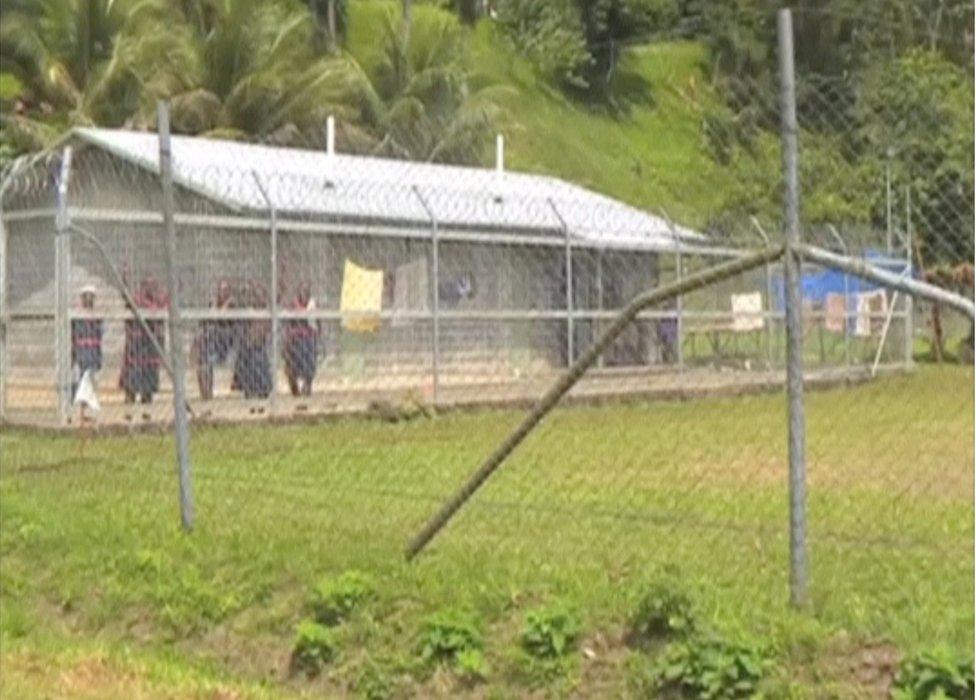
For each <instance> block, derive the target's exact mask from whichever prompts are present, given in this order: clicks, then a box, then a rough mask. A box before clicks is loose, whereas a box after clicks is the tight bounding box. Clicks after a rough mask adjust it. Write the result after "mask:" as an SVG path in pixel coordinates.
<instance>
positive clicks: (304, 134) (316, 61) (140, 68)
mask: <svg viewBox="0 0 976 700" xmlns="http://www.w3.org/2000/svg"><path fill="white" fill-rule="evenodd" d="M315 31H316V27H315V20H314V18H313V17H312V15H311V13H310V12H309V11H308V9H307V8H306V7H303V6H295V5H286V4H285V3H281V2H269V1H268V0H182V2H181V7H180V14H179V17H178V22H177V23H176V24H175V26H173V27H172V28H171V30H170V31H169V32H167V33H165V34H164V35H162V36H160V37H159V38H158V42H159V44H160V45H158V46H157V45H155V42H154V41H152V40H150V41H134V42H133V46H132V49H131V52H129V53H127V56H128V59H129V60H130V64H131V65H132V66H134V68H133V70H135V71H136V72H137V74H138V75H139V80H140V85H141V88H142V93H143V96H144V98H143V108H142V110H141V113H140V119H139V123H140V124H141V125H147V126H148V125H151V124H152V123H153V119H154V111H153V110H154V105H155V102H156V100H158V99H164V98H166V99H170V100H171V102H172V108H171V109H172V122H173V127H174V129H175V130H177V131H182V132H187V133H196V134H201V133H202V134H210V135H222V136H227V137H232V138H251V137H256V138H259V139H277V140H279V141H280V140H285V141H286V142H289V143H306V142H308V141H314V142H316V143H317V142H319V141H320V132H321V130H322V127H323V125H324V124H325V120H326V117H327V116H328V115H330V114H336V115H338V116H340V117H345V118H348V119H352V118H354V117H355V116H356V114H357V94H358V93H359V87H358V82H359V75H358V71H356V70H355V69H354V67H353V66H352V65H351V63H350V61H349V59H347V58H345V57H342V56H322V55H319V53H318V52H317V51H316V47H315V38H314V35H315Z"/></svg>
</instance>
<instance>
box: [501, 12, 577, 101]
mask: <svg viewBox="0 0 976 700" xmlns="http://www.w3.org/2000/svg"><path fill="white" fill-rule="evenodd" d="M498 22H499V24H500V25H501V26H502V27H504V29H505V30H506V32H507V33H508V35H509V37H510V39H511V40H512V43H513V44H514V45H515V47H516V48H517V50H518V51H520V52H522V53H523V54H524V55H525V56H526V57H527V58H528V59H529V60H530V61H532V63H533V65H534V66H535V68H536V69H537V70H538V71H539V73H541V74H542V76H543V77H545V78H546V79H547V80H551V81H552V82H554V83H556V84H558V85H561V86H563V87H567V88H576V89H585V88H586V87H588V84H587V82H586V78H585V77H584V75H585V73H586V71H587V70H588V68H589V65H590V63H592V60H593V59H592V57H591V56H590V52H589V50H588V49H587V46H586V39H585V37H584V35H583V24H582V22H581V21H580V16H579V12H578V11H577V10H576V8H575V7H574V6H573V5H572V3H571V2H569V0H550V2H538V0H502V1H501V2H499V3H498Z"/></svg>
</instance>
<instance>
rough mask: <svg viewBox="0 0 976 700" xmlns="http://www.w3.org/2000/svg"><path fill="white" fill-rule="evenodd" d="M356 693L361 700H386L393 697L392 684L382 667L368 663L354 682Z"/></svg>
mask: <svg viewBox="0 0 976 700" xmlns="http://www.w3.org/2000/svg"><path fill="white" fill-rule="evenodd" d="M356 693H357V695H359V696H360V697H361V698H363V700H387V698H389V697H390V696H391V695H393V682H392V680H391V679H390V677H389V675H388V674H387V673H386V671H385V670H384V669H383V667H382V666H380V665H378V664H376V663H372V662H370V663H368V664H367V665H366V669H365V670H364V671H363V673H362V675H361V676H360V677H359V680H358V681H356Z"/></svg>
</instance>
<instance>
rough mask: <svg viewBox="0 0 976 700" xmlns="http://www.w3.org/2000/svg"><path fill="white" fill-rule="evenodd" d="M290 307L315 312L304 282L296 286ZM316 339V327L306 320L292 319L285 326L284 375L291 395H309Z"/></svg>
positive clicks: (314, 363)
mask: <svg viewBox="0 0 976 700" xmlns="http://www.w3.org/2000/svg"><path fill="white" fill-rule="evenodd" d="M291 308H292V310H294V311H301V312H309V311H313V310H314V309H315V300H314V299H313V298H312V289H311V286H310V285H309V284H308V282H301V283H299V285H298V293H297V295H296V296H295V301H294V302H293V303H292V305H291ZM318 336H319V327H318V324H314V325H313V323H312V320H311V319H310V318H300V319H294V320H291V321H287V322H286V323H285V374H286V375H287V377H288V388H289V389H290V390H291V394H292V396H311V395H312V382H313V381H314V380H315V369H316V367H315V365H316V358H317V353H318V348H317V345H318Z"/></svg>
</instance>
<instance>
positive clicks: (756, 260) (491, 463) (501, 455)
mask: <svg viewBox="0 0 976 700" xmlns="http://www.w3.org/2000/svg"><path fill="white" fill-rule="evenodd" d="M783 251H784V246H781V245H779V246H771V247H768V248H763V249H761V250H759V251H757V252H755V253H750V254H748V255H745V256H743V257H741V258H738V259H736V260H733V261H731V262H727V263H723V264H721V265H715V266H714V267H709V268H707V269H705V270H702V271H701V272H697V273H695V274H693V275H690V276H688V277H685V278H683V279H681V280H679V281H677V282H673V283H671V284H666V285H663V286H660V287H657V288H656V289H652V290H648V291H646V292H643V293H641V294H639V295H637V296H636V297H634V298H633V299H632V300H631V301H630V303H629V304H627V306H626V307H625V308H624V309H623V311H621V312H620V315H619V316H617V318H616V319H615V320H614V322H613V323H612V324H611V325H610V327H609V328H608V329H607V330H606V331H605V332H604V333H603V335H601V336H600V337H599V338H598V339H597V340H596V342H594V343H593V344H592V345H591V346H590V347H589V348H588V349H587V350H586V352H584V353H583V354H582V355H581V356H580V357H579V359H577V360H576V362H575V363H573V365H572V366H571V367H570V368H569V369H568V370H566V372H565V373H563V375H562V376H560V377H559V379H558V380H557V381H556V383H555V384H553V385H552V387H551V388H550V389H549V390H548V391H547V392H546V393H545V394H544V395H543V397H542V398H541V399H539V402H538V403H537V404H536V405H535V407H534V408H533V409H532V411H531V412H529V414H528V415H527V416H526V417H525V418H524V419H523V420H522V422H521V423H520V424H519V426H518V427H517V428H515V430H514V431H512V433H511V434H510V435H509V436H508V437H507V438H505V441H504V442H502V444H501V445H499V446H498V449H496V450H495V451H494V452H493V453H492V454H491V455H489V456H488V458H487V459H486V460H485V461H484V462H483V463H482V465H481V466H480V467H479V468H478V469H477V471H475V472H474V473H472V474H471V476H469V477H468V480H467V481H466V482H465V483H464V484H463V485H462V486H461V488H460V489H458V490H457V492H455V493H454V495H453V496H451V497H450V499H448V500H447V501H446V502H445V503H444V505H443V506H441V509H440V510H439V511H438V512H437V513H436V514H435V515H434V517H432V518H431V519H430V520H429V521H428V522H427V524H426V525H425V526H424V528H423V529H422V530H421V531H420V532H419V533H417V535H416V537H414V538H413V540H411V541H410V543H409V545H408V546H407V551H406V557H407V560H408V561H410V560H412V559H413V558H414V557H415V556H417V554H419V553H420V551H421V550H423V548H424V547H426V546H427V544H428V543H429V542H430V541H431V540H432V539H433V538H434V537H435V536H436V535H437V533H438V532H440V531H441V529H442V528H443V527H444V526H445V525H447V523H448V521H450V519H451V518H452V517H454V514H455V513H457V511H458V510H460V509H461V507H462V506H463V505H464V504H465V503H466V502H467V501H468V499H469V498H471V496H473V495H474V493H475V491H477V490H478V489H479V488H480V487H481V485H482V484H484V483H485V481H487V480H488V477H490V476H491V475H492V473H494V471H495V470H496V469H498V467H500V466H501V465H502V463H503V462H504V461H505V459H506V458H507V457H508V456H509V455H510V454H512V452H513V451H514V450H515V448H516V447H518V446H519V444H520V443H521V442H522V441H523V440H524V439H525V438H526V437H527V436H528V435H529V433H530V432H532V430H533V428H535V426H537V425H538V424H539V423H540V422H541V421H542V419H543V418H545V416H546V414H548V413H549V412H550V411H551V410H552V409H553V408H554V407H555V406H556V404H557V403H559V400H560V399H561V398H562V397H563V396H564V395H565V394H566V393H567V392H568V391H569V390H570V389H571V388H572V387H573V385H574V384H576V382H577V381H579V379H580V377H582V376H583V374H584V373H585V372H586V370H588V369H589V368H590V367H591V366H592V365H593V363H594V362H596V360H597V359H598V358H599V357H600V355H602V354H603V352H604V351H605V350H606V349H607V348H608V347H609V346H610V344H611V343H613V341H615V340H616V339H617V336H619V335H620V334H621V333H622V332H623V331H624V329H625V328H626V327H627V326H628V325H629V324H630V323H631V322H632V321H633V320H634V318H635V317H636V316H637V314H639V313H640V312H641V311H643V310H644V309H646V308H647V307H648V306H653V305H654V304H658V303H661V302H663V301H667V300H668V299H671V298H674V297H677V296H680V295H682V294H687V293H688V292H692V291H694V290H696V289H699V288H701V287H705V286H707V285H709V284H713V283H715V282H719V281H721V280H724V279H726V278H729V277H734V276H735V275H739V274H742V273H743V272H748V271H749V270H751V269H753V268H756V267H760V266H761V265H765V264H766V263H770V262H773V261H774V260H777V259H779V258H780V256H782V255H783Z"/></svg>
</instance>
